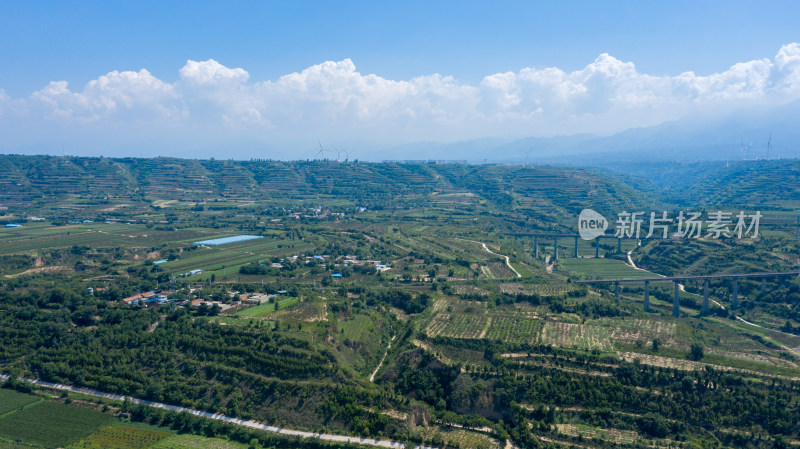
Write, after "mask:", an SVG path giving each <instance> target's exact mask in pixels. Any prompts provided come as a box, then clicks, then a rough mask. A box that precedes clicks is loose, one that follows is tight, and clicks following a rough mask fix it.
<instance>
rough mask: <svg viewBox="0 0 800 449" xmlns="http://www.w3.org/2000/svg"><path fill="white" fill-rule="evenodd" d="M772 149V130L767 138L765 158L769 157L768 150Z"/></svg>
mask: <svg viewBox="0 0 800 449" xmlns="http://www.w3.org/2000/svg"><path fill="white" fill-rule="evenodd" d="M771 149H772V131H770V132H769V140H767V159H769V150H771Z"/></svg>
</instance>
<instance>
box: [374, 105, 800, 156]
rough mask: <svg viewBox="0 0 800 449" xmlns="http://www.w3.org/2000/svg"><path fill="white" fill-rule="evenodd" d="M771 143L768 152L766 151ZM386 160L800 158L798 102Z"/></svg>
mask: <svg viewBox="0 0 800 449" xmlns="http://www.w3.org/2000/svg"><path fill="white" fill-rule="evenodd" d="M768 145H769V152H768ZM385 156H386V157H385V158H384V159H394V160H397V159H400V160H425V159H431V160H441V159H446V160H466V161H471V162H484V161H488V162H512V163H532V164H534V163H535V164H542V163H548V164H568V165H590V166H607V165H609V164H615V163H617V162H631V161H638V162H655V161H680V162H690V161H712V160H755V159H765V158H767V157H769V158H770V159H773V158H797V157H800V101H795V102H792V103H788V104H786V105H783V106H781V107H779V108H774V109H751V110H747V111H743V112H742V111H739V112H735V113H731V114H729V115H727V116H725V117H719V118H714V119H709V118H708V117H707V116H704V115H703V114H701V113H697V114H695V115H691V116H687V117H684V118H682V119H680V120H675V121H671V122H666V123H662V124H660V125H656V126H651V127H646V128H635V129H629V130H626V131H623V132H620V133H618V134H614V135H611V136H595V135H586V134H580V135H572V136H558V137H529V138H524V139H518V140H511V139H505V140H504V139H499V138H483V139H477V140H470V141H466V142H457V143H432V142H420V143H415V144H407V145H402V146H397V147H393V148H390V149H388V150H386V151H385Z"/></svg>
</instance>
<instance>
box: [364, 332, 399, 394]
mask: <svg viewBox="0 0 800 449" xmlns="http://www.w3.org/2000/svg"><path fill="white" fill-rule="evenodd" d="M394 337H397V335H392V339H391V340H389V346H387V347H386V352H384V353H383V357H382V358H381V362H380V363H378V366H376V367H375V371H373V372H372V374H371V375H370V376H369V381H370V382H372V383H375V375H376V374H378V370H379V369H381V366H383V362H385V361H386V356H387V355H389V350H390V349H392V342H393V341H394Z"/></svg>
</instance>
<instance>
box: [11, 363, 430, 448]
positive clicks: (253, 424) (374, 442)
mask: <svg viewBox="0 0 800 449" xmlns="http://www.w3.org/2000/svg"><path fill="white" fill-rule="evenodd" d="M7 379H8V375H7V374H0V380H2V381H5V380H7ZM18 380H20V381H24V382H28V383H31V384H34V385H37V386H40V387H45V388H52V389H54V390H62V391H71V392H73V393H80V394H85V395H88V396H94V397H99V398H105V399H112V400H115V401H125V400H127V401H129V402H131V403H133V404H142V405H147V406H149V407H155V408H160V409H164V410H170V411H173V412H186V413H190V414H192V415H195V416H200V417H203V418H208V419H213V420H216V421H222V422H226V423H230V424H235V425H238V426H242V427H248V428H251V429H256V430H263V431H266V432H271V433H277V434H280V435H287V436H293V437H300V438H317V439H320V440H324V441H335V442H337V443H347V444H361V445H365V446H377V447H386V448H395V449H403V448H405V447H406V445H405V443H403V442H401V441H393V440H381V439H377V438H364V437H358V436H348V435H333V434H330V433H314V432H305V431H302V430H294V429H286V428H283V427H274V426H270V425H267V424H263V423H260V422H258V421H253V420H244V419H240V418H234V417H230V416H226V415H223V414H220V413H208V412H204V411H201V410H195V409H191V408H186V407H178V406H175V405H169V404H164V403H161V402H153V401H146V400H144V399H137V398H132V397H130V396H122V395H119V394H113V393H107V392H104V391H98V390H92V389H89V388H81V387H73V386H70V385H62V384H55V383H50V382H45V381H42V380H34V379H26V378H23V377H20V378H18ZM415 449H438V448H434V447H431V446H415Z"/></svg>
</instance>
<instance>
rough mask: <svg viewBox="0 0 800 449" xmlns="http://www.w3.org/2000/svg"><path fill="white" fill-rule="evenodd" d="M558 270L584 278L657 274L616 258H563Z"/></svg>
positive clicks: (631, 276) (651, 275)
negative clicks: (638, 268) (636, 267)
mask: <svg viewBox="0 0 800 449" xmlns="http://www.w3.org/2000/svg"><path fill="white" fill-rule="evenodd" d="M558 271H559V272H564V273H568V274H570V275H573V276H576V277H579V278H583V279H608V278H646V277H654V276H657V275H654V274H653V273H650V272H647V271H644V270H637V269H635V268H632V267H630V266H629V265H627V264H626V263H625V262H622V261H621V260H615V259H594V258H587V259H571V258H562V259H559V261H558Z"/></svg>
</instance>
